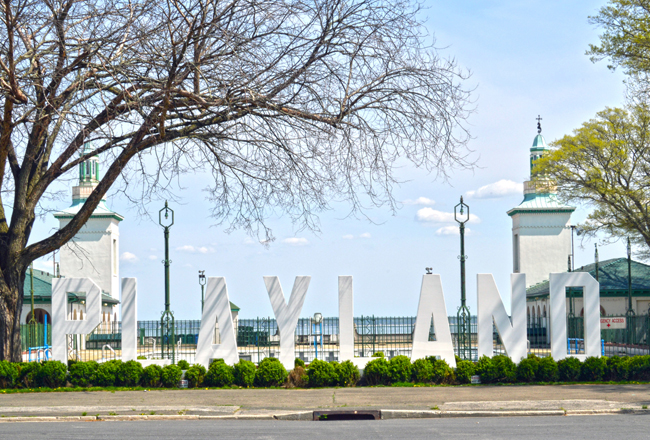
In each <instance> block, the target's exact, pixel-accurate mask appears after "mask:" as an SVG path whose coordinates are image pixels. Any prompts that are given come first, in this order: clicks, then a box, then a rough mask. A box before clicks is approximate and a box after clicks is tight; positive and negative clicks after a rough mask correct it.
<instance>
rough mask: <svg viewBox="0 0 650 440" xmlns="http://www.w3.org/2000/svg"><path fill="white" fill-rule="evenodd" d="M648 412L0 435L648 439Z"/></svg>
mask: <svg viewBox="0 0 650 440" xmlns="http://www.w3.org/2000/svg"><path fill="white" fill-rule="evenodd" d="M649 422H650V416H648V415H641V416H640V415H612V416H606V417H604V416H585V417H516V418H487V419H486V418H480V419H478V418H464V419H425V420H423V419H420V420H377V421H336V422H335V421H327V422H288V421H260V420H250V421H247V422H245V423H242V422H241V421H232V420H223V421H211V420H198V421H157V422H149V421H142V422H111V423H79V422H77V423H7V424H3V425H1V426H0V436H1V437H2V438H7V439H9V438H11V439H15V440H27V439H42V438H47V439H71V440H72V439H84V440H85V439H89V438H92V439H110V440H114V439H116V438H118V439H119V438H137V439H155V440H161V439H183V440H186V439H215V438H227V439H233V440H240V439H241V440H257V439H265V440H268V439H283V440H293V439H296V440H298V439H300V440H304V439H306V438H308V439H310V440H320V439H328V440H330V439H335V438H336V439H339V438H340V439H355V440H377V439H379V440H381V439H404V438H408V439H409V440H419V439H432V438H442V439H454V438H461V437H462V438H464V439H468V438H469V439H526V440H538V439H539V440H542V439H543V440H548V439H571V440H579V439H588V440H593V439H605V438H622V439H625V440H641V439H644V440H645V439H647V438H648V423H649Z"/></svg>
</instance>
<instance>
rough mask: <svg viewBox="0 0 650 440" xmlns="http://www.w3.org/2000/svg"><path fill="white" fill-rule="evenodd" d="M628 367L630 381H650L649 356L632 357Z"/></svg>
mask: <svg viewBox="0 0 650 440" xmlns="http://www.w3.org/2000/svg"><path fill="white" fill-rule="evenodd" d="M629 366H630V373H629V378H630V379H631V380H643V381H646V380H650V356H633V357H632V358H631V359H630V361H629Z"/></svg>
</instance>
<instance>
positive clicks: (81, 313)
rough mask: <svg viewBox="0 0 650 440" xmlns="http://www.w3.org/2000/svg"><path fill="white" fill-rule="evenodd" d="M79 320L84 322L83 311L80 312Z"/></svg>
mask: <svg viewBox="0 0 650 440" xmlns="http://www.w3.org/2000/svg"><path fill="white" fill-rule="evenodd" d="M79 319H80V320H82V321H83V320H84V311H83V310H79Z"/></svg>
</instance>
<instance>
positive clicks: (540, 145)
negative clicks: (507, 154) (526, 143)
mask: <svg viewBox="0 0 650 440" xmlns="http://www.w3.org/2000/svg"><path fill="white" fill-rule="evenodd" d="M530 149H531V150H548V146H547V145H546V140H545V139H544V136H542V135H541V134H538V135H537V136H535V139H534V140H533V146H532V147H530Z"/></svg>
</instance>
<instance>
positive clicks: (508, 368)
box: [477, 354, 517, 383]
mask: <svg viewBox="0 0 650 440" xmlns="http://www.w3.org/2000/svg"><path fill="white" fill-rule="evenodd" d="M484 357H485V356H482V357H481V359H479V362H478V364H477V370H478V369H479V365H481V368H482V369H481V370H480V371H482V372H481V373H479V374H480V375H481V382H483V383H511V382H514V381H515V380H516V379H517V366H516V365H515V363H514V362H512V359H510V358H509V357H508V356H505V355H502V354H500V355H497V356H494V357H493V358H492V360H491V362H486V361H485V360H484V359H483V358H484ZM481 360H483V364H481Z"/></svg>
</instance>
